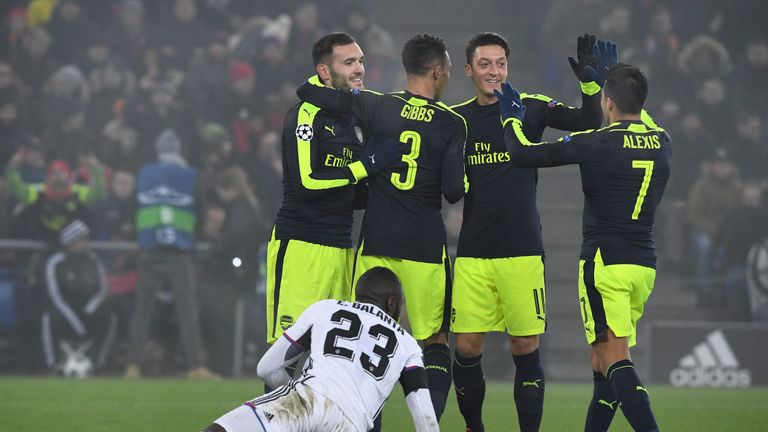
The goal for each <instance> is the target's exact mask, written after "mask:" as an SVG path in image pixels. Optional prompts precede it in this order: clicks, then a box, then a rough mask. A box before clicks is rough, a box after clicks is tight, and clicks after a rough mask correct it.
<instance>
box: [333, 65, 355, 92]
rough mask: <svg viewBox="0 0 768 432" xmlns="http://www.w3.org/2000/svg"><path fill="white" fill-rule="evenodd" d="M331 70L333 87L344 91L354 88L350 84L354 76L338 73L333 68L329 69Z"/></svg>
mask: <svg viewBox="0 0 768 432" xmlns="http://www.w3.org/2000/svg"><path fill="white" fill-rule="evenodd" d="M329 72H330V74H331V86H333V88H335V89H338V90H343V91H349V90H351V89H352V86H351V85H350V84H349V79H350V78H352V77H351V76H344V75H341V74H337V73H336V72H335V71H334V70H333V69H329ZM361 78H362V76H361Z"/></svg>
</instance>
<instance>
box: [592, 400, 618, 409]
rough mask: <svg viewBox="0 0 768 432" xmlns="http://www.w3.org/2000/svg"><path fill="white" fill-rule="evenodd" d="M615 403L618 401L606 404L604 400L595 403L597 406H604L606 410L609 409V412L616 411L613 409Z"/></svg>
mask: <svg viewBox="0 0 768 432" xmlns="http://www.w3.org/2000/svg"><path fill="white" fill-rule="evenodd" d="M616 402H618V401H613V402H607V401H605V400H604V399H600V400H598V401H597V403H598V404H600V405H605V406H607V407H608V408H610V409H611V410H615V409H616V408H614V405H616Z"/></svg>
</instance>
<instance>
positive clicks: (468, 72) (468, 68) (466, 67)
mask: <svg viewBox="0 0 768 432" xmlns="http://www.w3.org/2000/svg"><path fill="white" fill-rule="evenodd" d="M464 75H466V76H467V78H472V65H471V64H469V63H467V64H465V65H464Z"/></svg>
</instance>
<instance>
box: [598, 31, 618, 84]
mask: <svg viewBox="0 0 768 432" xmlns="http://www.w3.org/2000/svg"><path fill="white" fill-rule="evenodd" d="M594 52H595V62H596V70H597V76H596V77H595V82H596V83H597V84H598V85H599V86H600V87H602V86H603V84H604V83H605V76H606V74H607V73H608V69H610V68H611V66H615V65H616V64H618V63H619V47H618V46H617V45H616V44H615V43H613V42H611V41H609V40H602V39H601V40H599V41H597V43H596V44H595V46H594Z"/></svg>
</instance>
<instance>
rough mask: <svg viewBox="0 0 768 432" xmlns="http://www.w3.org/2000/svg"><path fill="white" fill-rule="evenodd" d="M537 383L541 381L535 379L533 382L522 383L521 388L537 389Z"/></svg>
mask: <svg viewBox="0 0 768 432" xmlns="http://www.w3.org/2000/svg"><path fill="white" fill-rule="evenodd" d="M539 381H541V380H540V379H537V380H535V381H523V387H528V386H534V387H536V388H539Z"/></svg>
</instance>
